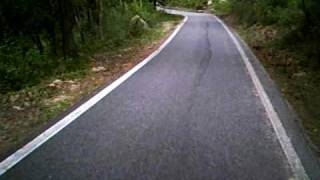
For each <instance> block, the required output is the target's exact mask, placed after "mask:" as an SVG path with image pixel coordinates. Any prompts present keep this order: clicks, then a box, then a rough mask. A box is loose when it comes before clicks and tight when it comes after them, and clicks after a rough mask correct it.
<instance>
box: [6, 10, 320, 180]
mask: <svg viewBox="0 0 320 180" xmlns="http://www.w3.org/2000/svg"><path fill="white" fill-rule="evenodd" d="M171 13H179V14H183V15H186V16H188V20H187V22H186V23H185V25H184V26H183V27H182V29H181V30H180V31H179V33H178V34H177V35H176V36H175V37H174V39H173V40H172V41H171V42H170V43H169V44H168V45H167V46H166V47H165V48H164V49H163V50H162V51H161V52H160V53H159V54H158V55H157V56H155V57H154V58H153V59H152V61H150V62H149V63H147V64H146V65H145V66H143V67H142V68H141V69H140V70H139V71H137V72H136V73H135V74H134V75H132V76H131V77H130V78H129V79H128V80H126V81H125V82H124V83H122V84H121V85H120V86H119V87H117V88H116V89H115V90H113V91H112V92H111V93H110V94H108V95H107V96H106V97H104V98H103V99H102V100H101V101H99V102H98V103H97V104H95V105H94V106H93V107H92V108H90V109H89V110H88V111H86V112H85V113H83V114H82V115H81V116H80V117H79V118H77V119H76V120H75V121H74V122H72V123H71V124H70V125H68V126H67V127H65V128H64V129H63V130H61V131H60V132H59V133H58V134H56V135H55V136H54V137H52V138H51V139H50V140H48V141H47V142H46V143H44V144H43V145H41V146H40V147H39V148H37V149H36V150H35V151H33V152H32V153H31V154H29V155H28V156H27V157H25V158H24V159H23V160H21V161H20V162H19V163H18V164H16V165H15V166H14V167H12V168H11V169H9V170H8V171H7V172H6V173H4V174H3V175H2V176H1V177H0V179H1V180H2V179H6V180H7V179H8V180H9V179H14V180H20V179H21V180H25V179H30V180H31V179H32V180H37V179H39V180H44V179H55V180H56V179H58V180H59V179H68V180H72V179H75V180H78V179H86V180H87V179H111V180H113V179H115V180H120V179H121V180H128V179H137V180H156V179H159V180H201V179H208V180H209V179H210V180H211V179H213V180H221V179H226V180H242V179H243V180H250V179H252V180H289V179H290V180H293V179H320V176H319V173H320V171H318V170H319V169H318V164H317V162H316V159H315V158H314V157H313V155H312V153H311V151H310V150H309V148H308V147H307V146H306V145H305V144H304V143H303V142H301V143H298V144H297V145H296V143H295V142H296V137H300V136H298V135H297V136H296V135H293V134H295V133H290V131H289V130H288V137H289V138H292V139H291V140H290V141H289V142H287V143H289V144H290V147H291V146H292V147H293V150H294V152H295V153H296V154H293V155H292V154H288V152H287V150H286V149H285V148H286V147H285V146H283V144H282V141H281V138H282V137H279V134H278V133H277V132H276V130H275V128H274V125H273V123H272V121H271V120H270V117H269V116H268V111H267V110H266V108H265V105H264V104H263V102H262V100H261V98H260V96H259V90H258V89H257V88H256V86H255V84H254V82H253V80H252V77H251V74H250V73H249V71H248V69H247V67H246V64H245V62H244V61H243V56H241V53H240V52H239V46H237V45H236V44H235V43H234V40H235V39H234V38H235V37H236V39H238V37H237V36H234V37H233V38H231V36H230V32H228V31H227V30H226V28H225V27H224V26H223V25H222V24H221V23H220V22H219V20H218V19H217V18H216V17H214V16H212V15H209V14H198V13H183V12H178V11H174V12H173V11H172V12H171ZM239 43H240V44H241V47H243V48H244V49H245V50H244V51H247V49H246V48H245V47H244V45H243V44H242V43H241V42H239ZM250 61H251V59H250ZM257 74H258V75H260V73H257ZM268 92H269V91H268ZM271 96H272V97H273V98H275V99H277V100H279V99H280V100H281V101H284V100H283V99H282V98H281V96H280V95H279V96H278V95H277V94H273V95H271ZM274 106H275V109H276V111H277V112H278V113H281V112H282V111H280V110H279V111H278V109H277V107H276V106H277V105H274ZM279 116H280V117H282V114H279ZM284 126H285V127H286V129H287V127H290V125H288V126H287V125H286V123H285V122H284ZM296 134H299V132H296ZM279 139H280V140H279ZM291 143H292V144H291ZM292 159H294V162H293V164H292V163H291V161H292ZM295 163H296V164H295ZM295 165H296V166H295Z"/></svg>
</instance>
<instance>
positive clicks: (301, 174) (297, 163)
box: [214, 16, 309, 180]
mask: <svg viewBox="0 0 320 180" xmlns="http://www.w3.org/2000/svg"><path fill="white" fill-rule="evenodd" d="M214 17H215V18H216V19H217V20H218V22H219V23H220V24H221V25H222V26H223V27H224V29H225V30H226V31H227V33H228V34H229V36H230V37H231V39H232V41H233V43H234V44H235V45H236V47H237V50H238V51H239V53H240V55H241V58H242V60H243V61H244V63H245V66H246V68H247V70H248V71H249V74H250V77H251V79H252V81H253V83H254V86H255V88H256V90H257V91H258V95H259V97H260V99H261V101H262V104H263V106H264V108H265V109H266V112H267V115H268V118H269V119H270V121H271V124H272V126H273V128H274V130H275V133H276V135H277V137H278V139H279V142H280V144H281V147H282V150H283V152H284V154H285V155H286V157H287V159H288V162H289V165H290V167H291V169H292V171H293V174H294V178H295V179H299V180H309V177H308V175H307V174H306V171H305V169H304V167H303V165H302V163H301V160H300V158H299V156H298V154H297V152H296V151H295V149H294V147H293V144H292V143H291V140H290V138H289V136H288V135H287V132H286V130H285V128H284V127H283V125H282V122H281V120H280V118H279V115H278V114H277V112H276V111H275V109H274V107H273V105H272V103H271V100H270V98H269V97H268V95H267V93H266V91H265V89H264V88H263V85H262V83H261V82H260V80H259V78H258V76H257V74H256V72H255V70H254V68H253V66H252V64H251V62H250V61H249V58H248V56H247V55H246V53H245V51H244V50H243V48H242V47H241V45H240V44H239V41H238V40H237V39H236V37H235V36H234V34H233V33H232V32H231V31H230V29H229V28H228V27H227V26H226V25H225V24H224V23H223V22H222V20H220V19H219V18H218V17H216V16H214Z"/></svg>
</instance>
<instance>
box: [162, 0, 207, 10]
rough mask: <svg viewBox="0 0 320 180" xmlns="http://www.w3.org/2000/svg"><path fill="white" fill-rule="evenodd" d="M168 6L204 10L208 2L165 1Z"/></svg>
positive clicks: (194, 0) (204, 0)
mask: <svg viewBox="0 0 320 180" xmlns="http://www.w3.org/2000/svg"><path fill="white" fill-rule="evenodd" d="M164 2H165V3H166V4H167V5H168V6H171V7H184V8H193V9H198V10H200V9H204V8H205V7H206V5H207V2H208V0H165V1H164Z"/></svg>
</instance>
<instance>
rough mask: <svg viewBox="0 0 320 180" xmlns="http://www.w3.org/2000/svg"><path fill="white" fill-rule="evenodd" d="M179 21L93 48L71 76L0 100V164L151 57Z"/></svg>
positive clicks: (162, 21)
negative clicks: (56, 120)
mask: <svg viewBox="0 0 320 180" xmlns="http://www.w3.org/2000/svg"><path fill="white" fill-rule="evenodd" d="M181 19H182V18H181V17H178V16H171V15H164V14H163V15H162V16H161V17H160V18H159V22H158V23H157V24H156V25H154V26H152V27H151V28H150V29H149V30H147V31H145V32H143V34H142V35H141V36H137V37H131V38H130V39H127V40H125V41H123V42H122V43H119V44H117V45H115V44H111V45H110V44H107V43H102V42H97V43H96V44H92V46H93V47H91V48H88V49H87V52H86V54H83V55H82V56H81V57H80V59H79V65H75V66H74V67H70V68H69V69H73V70H68V71H61V72H60V73H57V74H54V75H52V76H48V77H45V78H43V79H42V80H41V81H40V82H39V83H38V84H36V85H32V86H26V87H24V88H23V89H21V90H17V91H10V92H7V93H2V94H0V159H3V158H5V157H6V156H8V155H9V154H10V153H13V151H14V150H15V149H17V148H18V147H20V146H21V145H23V144H25V143H26V142H27V141H28V140H30V138H32V137H34V136H36V135H37V134H39V133H41V132H42V131H43V130H44V128H45V127H46V126H47V124H48V123H49V124H50V123H52V121H53V118H54V117H56V116H57V115H59V114H60V113H61V112H63V111H65V110H66V109H68V108H69V107H70V106H72V105H74V104H75V103H76V102H78V101H79V100H80V99H82V98H84V97H86V96H88V95H89V94H91V93H92V92H94V91H95V90H96V89H97V88H99V87H101V86H103V85H106V84H109V83H111V82H112V81H113V80H115V79H117V78H118V77H119V76H121V75H122V74H123V73H125V72H126V71H128V70H129V69H130V68H132V67H133V66H134V65H135V64H137V63H139V61H140V60H142V59H144V58H145V57H146V56H148V55H149V54H151V53H152V52H153V51H154V50H155V49H156V48H157V47H158V46H159V44H160V43H161V42H162V41H163V40H164V39H165V37H166V36H167V35H168V34H169V33H170V32H171V31H173V29H174V27H175V26H176V25H177V24H178V23H179V22H180V20H181ZM70 61H73V60H72V59H70ZM70 64H74V63H70Z"/></svg>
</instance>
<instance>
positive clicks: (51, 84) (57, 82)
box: [48, 79, 63, 88]
mask: <svg viewBox="0 0 320 180" xmlns="http://www.w3.org/2000/svg"><path fill="white" fill-rule="evenodd" d="M61 84H63V81H61V80H60V79H56V80H54V81H53V82H52V83H50V84H49V85H48V86H49V87H52V88H55V87H58V86H60V85H61Z"/></svg>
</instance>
